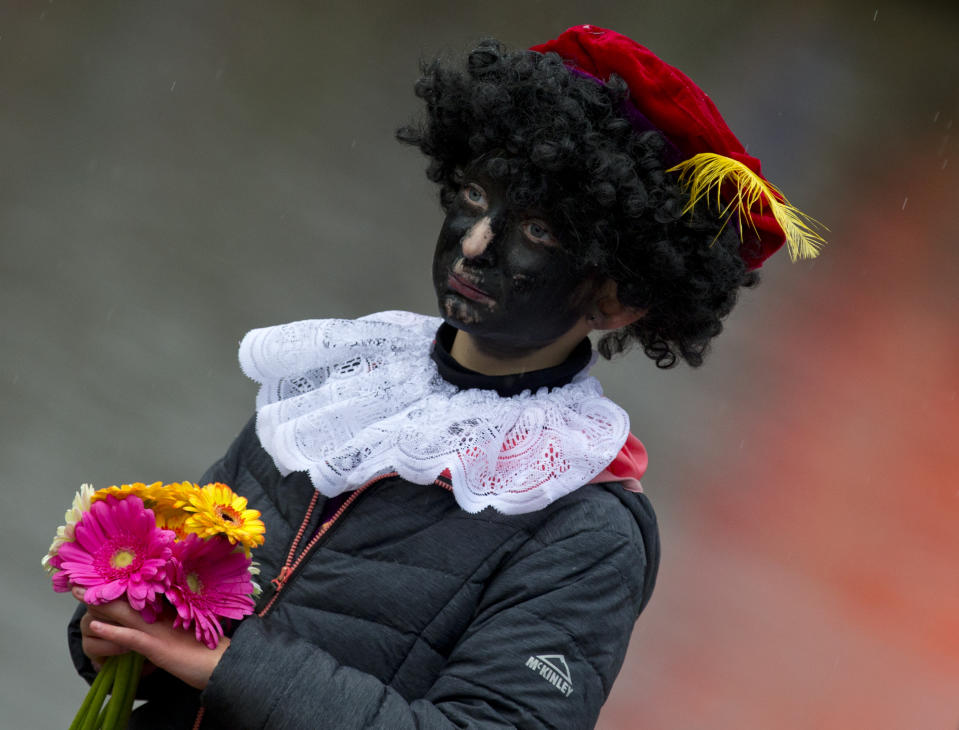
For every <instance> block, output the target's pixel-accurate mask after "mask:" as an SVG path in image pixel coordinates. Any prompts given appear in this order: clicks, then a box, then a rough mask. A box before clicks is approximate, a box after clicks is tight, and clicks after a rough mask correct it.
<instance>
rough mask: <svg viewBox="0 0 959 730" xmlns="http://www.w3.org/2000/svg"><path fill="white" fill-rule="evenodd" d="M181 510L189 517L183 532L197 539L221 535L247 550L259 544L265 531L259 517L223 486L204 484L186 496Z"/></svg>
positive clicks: (244, 498)
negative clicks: (197, 536)
mask: <svg viewBox="0 0 959 730" xmlns="http://www.w3.org/2000/svg"><path fill="white" fill-rule="evenodd" d="M183 509H184V510H186V511H187V512H190V513H191V514H190V515H189V516H188V517H187V518H186V521H185V522H184V523H183V529H184V530H185V531H186V532H188V533H190V532H192V533H195V534H197V535H199V536H200V537H203V538H206V537H212V536H213V535H223V536H225V537H226V538H227V539H228V540H229V541H230V542H231V543H233V544H234V545H236V544H239V545H242V546H243V547H244V548H246V549H247V550H250V549H251V548H255V547H257V546H258V545H262V544H263V533H264V531H265V529H266V528H265V527H264V526H263V522H262V521H261V520H260V519H259V517H260V513H259V512H258V511H257V510H255V509H247V507H246V497H241V496H239V495H238V494H235V493H234V492H233V490H232V489H230V488H229V487H228V486H227V485H226V484H220V483H219V482H217V483H214V484H207V485H205V486H203V487H201V488H200V489H198V490H196V491H194V492H193V493H192V494H190V496H189V498H188V502H187V503H186V504H184V505H183Z"/></svg>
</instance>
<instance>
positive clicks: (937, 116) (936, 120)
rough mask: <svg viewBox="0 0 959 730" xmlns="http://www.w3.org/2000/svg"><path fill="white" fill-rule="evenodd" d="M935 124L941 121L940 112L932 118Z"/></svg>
mask: <svg viewBox="0 0 959 730" xmlns="http://www.w3.org/2000/svg"><path fill="white" fill-rule="evenodd" d="M932 121H933V123H935V122H938V121H939V112H936V114H935V116H934V117H933V118H932Z"/></svg>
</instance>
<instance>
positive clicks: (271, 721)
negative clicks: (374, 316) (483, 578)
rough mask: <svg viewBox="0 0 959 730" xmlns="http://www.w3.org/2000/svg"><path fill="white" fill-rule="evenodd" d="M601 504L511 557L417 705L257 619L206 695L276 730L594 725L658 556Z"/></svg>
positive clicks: (548, 526) (561, 521) (225, 720)
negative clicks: (611, 521)
mask: <svg viewBox="0 0 959 730" xmlns="http://www.w3.org/2000/svg"><path fill="white" fill-rule="evenodd" d="M595 512H596V513H595V514H587V515H586V517H585V519H584V515H583V511H582V509H577V510H575V511H574V510H570V511H569V512H568V513H567V512H564V511H559V512H558V513H557V514H554V515H553V516H552V517H551V519H550V520H548V521H547V522H546V523H545V524H544V525H543V526H542V528H541V529H540V530H539V531H538V532H537V533H536V534H534V535H532V536H531V537H530V539H529V540H528V541H527V542H526V543H525V544H524V545H522V546H521V547H520V548H519V549H518V550H516V551H515V552H514V553H513V554H512V556H511V558H510V560H509V562H508V563H507V564H505V565H503V566H502V567H501V569H500V570H498V572H497V573H496V576H495V578H494V579H493V580H492V581H491V582H490V583H489V584H488V586H487V589H486V591H485V592H484V594H483V599H482V601H481V604H480V606H479V608H478V610H477V612H476V614H475V619H474V621H473V622H472V624H471V625H470V626H469V628H468V630H467V631H466V632H465V633H464V635H463V636H462V638H461V639H460V641H459V642H458V644H457V645H456V646H455V648H454V650H453V651H452V653H451V654H450V656H449V658H448V661H447V663H446V666H445V667H444V669H443V671H442V672H441V674H440V675H439V677H438V678H437V680H436V681H435V683H434V685H433V686H432V688H431V689H430V691H429V692H428V693H427V695H426V697H425V698H423V699H421V700H415V701H412V702H408V701H407V700H405V699H404V698H403V697H402V696H401V695H400V694H398V693H397V692H395V691H394V690H392V689H390V688H389V687H388V686H386V685H384V684H383V683H382V682H381V681H380V680H378V679H377V678H375V677H373V676H371V675H369V674H365V673H363V672H360V671H358V670H356V669H353V668H350V667H346V666H342V665H339V664H338V663H337V662H336V661H335V660H334V659H333V658H332V657H331V656H330V655H329V654H328V653H327V652H325V651H324V650H323V649H322V648H321V647H319V646H316V645H313V644H311V643H309V642H307V641H305V640H303V639H301V638H297V637H295V636H292V635H290V634H288V633H286V632H281V631H280V630H277V629H275V628H273V627H272V626H271V625H270V624H269V622H267V621H264V620H260V619H257V618H255V617H254V618H249V619H247V620H246V621H244V622H243V623H242V624H241V625H240V626H239V628H238V629H237V631H236V633H235V634H234V636H233V642H232V644H231V645H230V648H229V649H228V650H227V652H226V653H225V654H224V656H223V659H222V660H221V662H220V664H219V666H218V667H217V669H216V670H215V672H214V673H213V676H212V678H211V682H210V685H209V686H208V687H207V689H206V691H205V692H204V694H203V704H204V705H205V706H206V707H207V712H208V714H209V715H210V716H211V717H215V718H216V720H217V722H218V723H222V724H223V725H224V726H229V727H236V728H271V729H273V728H276V729H277V730H279V729H282V728H301V727H324V728H325V727H330V728H344V729H349V728H357V729H360V728H389V729H390V730H398V729H403V728H453V727H483V728H487V727H489V728H492V727H522V728H589V727H593V725H594V724H595V722H596V718H597V716H598V714H599V710H600V707H601V706H602V703H603V702H604V700H605V699H606V697H607V695H608V693H609V691H610V687H611V685H612V682H613V679H614V678H615V676H616V673H617V672H618V670H619V668H620V666H621V664H622V661H623V657H624V655H625V652H626V646H627V643H628V641H629V636H630V632H631V630H632V626H633V623H634V621H635V619H636V617H637V615H638V613H639V610H640V609H641V607H642V605H643V603H644V600H645V599H644V597H645V596H648V592H649V589H650V588H651V586H650V585H649V584H648V581H649V573H647V571H646V568H647V562H650V563H651V564H653V566H655V562H656V560H657V558H658V553H656V551H657V550H658V548H657V547H656V543H655V542H650V541H649V539H648V536H646V540H645V546H644V536H643V535H642V534H640V532H641V531H640V527H639V526H638V525H637V523H636V521H635V520H634V519H633V518H632V517H631V516H630V515H629V513H628V512H627V510H624V509H621V508H619V509H617V510H615V511H614V514H615V515H619V518H616V517H613V523H612V524H611V523H610V517H611V512H610V510H608V509H597V510H596V511H595ZM650 519H652V517H651V514H650ZM650 529H651V530H652V531H655V523H651V526H650ZM650 553H653V554H650ZM644 575H645V578H644ZM644 580H645V581H647V584H646V586H645V587H644Z"/></svg>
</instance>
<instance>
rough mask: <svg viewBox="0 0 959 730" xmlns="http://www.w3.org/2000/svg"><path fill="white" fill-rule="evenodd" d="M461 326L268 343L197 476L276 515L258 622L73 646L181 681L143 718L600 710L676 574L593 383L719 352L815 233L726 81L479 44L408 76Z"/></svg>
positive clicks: (431, 320)
mask: <svg viewBox="0 0 959 730" xmlns="http://www.w3.org/2000/svg"><path fill="white" fill-rule="evenodd" d="M416 93H417V95H418V96H419V97H420V98H421V99H423V100H424V101H425V103H426V108H427V113H426V118H425V120H424V121H423V122H422V124H420V125H413V126H409V127H405V128H403V129H401V130H400V131H399V133H398V136H399V138H400V139H401V140H402V141H403V142H406V143H409V144H412V145H415V146H417V147H418V148H419V149H420V150H422V152H423V153H424V154H425V155H426V156H427V157H428V158H429V160H430V162H429V167H428V173H427V174H428V175H429V177H430V179H431V180H433V181H434V182H436V183H438V184H439V186H440V199H441V202H442V206H443V209H444V211H445V213H446V218H445V221H444V223H443V226H442V229H441V231H440V234H439V239H438V241H437V246H436V252H435V255H434V262H433V281H434V286H435V288H436V293H437V297H438V305H439V312H440V315H441V318H436V317H428V316H422V315H416V314H410V313H407V312H384V313H379V314H373V315H369V316H367V317H363V318H361V319H358V320H355V321H348V320H312V321H304V322H295V323H292V324H288V325H283V326H278V327H271V328H266V329H261V330H253V331H252V332H250V333H249V334H247V336H246V337H245V338H244V339H243V342H242V343H241V346H240V363H241V366H242V368H243V370H244V372H245V373H246V374H247V375H249V376H250V377H251V378H253V379H254V380H255V381H257V382H258V383H259V384H260V391H259V394H258V397H257V402H256V411H257V412H256V417H255V419H253V420H251V422H250V423H249V424H247V426H246V428H245V429H244V430H243V431H242V432H241V434H240V435H239V436H238V438H237V439H236V441H235V442H234V443H233V444H232V446H231V447H230V449H229V451H228V453H227V454H226V456H225V457H224V458H223V459H221V460H220V461H219V462H217V463H216V464H215V465H214V466H213V467H212V468H211V469H210V470H209V471H208V472H207V474H206V475H204V477H203V479H202V481H203V482H212V481H220V482H225V483H227V484H229V485H230V486H232V487H233V489H234V490H236V491H237V492H239V493H241V494H243V495H244V496H246V497H247V498H248V499H249V506H250V507H252V508H254V509H257V510H259V511H260V512H261V513H262V515H263V519H264V521H265V522H266V524H267V541H266V544H265V545H264V546H263V547H262V548H260V549H259V550H258V552H257V555H256V558H257V560H258V561H259V562H260V564H261V569H262V575H263V576H264V578H266V580H268V581H270V582H269V583H266V584H265V591H264V594H263V596H262V597H261V599H260V602H259V604H258V606H257V614H256V615H254V616H251V617H249V618H247V619H245V620H244V621H243V622H241V623H240V624H239V625H238V626H236V627H235V629H234V631H233V633H232V636H231V638H230V639H229V640H224V641H222V642H221V644H220V646H219V647H218V648H217V649H216V650H214V651H211V650H209V649H207V648H206V647H204V646H202V645H200V644H198V643H197V642H195V641H194V640H193V637H192V636H191V635H188V634H186V632H182V631H178V630H175V629H172V627H171V626H170V625H169V622H165V621H160V622H158V623H156V624H151V625H147V624H145V623H143V621H142V620H141V619H140V618H139V616H138V615H137V614H136V613H135V612H133V611H132V610H130V609H129V607H128V606H126V605H123V604H119V603H114V604H107V605H104V606H96V607H87V606H85V605H81V607H80V609H79V610H78V612H77V615H76V617H75V619H74V622H73V623H72V624H71V630H70V631H71V648H72V652H73V656H74V660H75V662H76V664H77V667H78V669H79V670H80V672H81V673H82V674H84V676H86V677H88V678H89V677H91V676H92V675H93V673H94V671H95V670H94V665H93V663H92V661H91V660H92V659H96V658H99V657H103V656H106V655H109V654H115V653H119V652H121V651H126V650H128V649H135V650H138V651H140V652H141V653H143V654H145V655H146V656H147V658H148V659H150V660H151V661H152V662H153V663H154V664H155V665H157V666H158V667H159V668H160V670H159V671H155V672H153V673H152V674H151V675H149V676H147V677H145V678H144V681H143V684H142V688H143V690H142V694H143V696H144V697H145V698H146V699H147V700H148V701H147V702H146V704H144V705H143V706H142V707H140V708H139V709H138V710H137V711H136V712H135V713H134V715H133V719H132V721H131V727H135V728H160V727H163V728H166V727H170V728H181V727H182V728H189V727H203V728H271V729H273V728H305V727H330V728H370V727H382V728H391V729H393V728H413V727H418V728H424V727H426V728H452V727H523V728H535V727H564V728H566V727H568V728H586V727H592V726H593V725H594V724H595V722H596V718H597V716H598V714H599V711H600V708H601V706H602V704H603V702H604V701H605V699H606V697H607V696H608V694H609V691H610V688H611V686H612V683H613V680H614V679H615V677H616V674H617V672H618V671H619V668H620V666H621V664H622V662H623V658H624V655H625V652H626V647H627V644H628V641H629V636H630V632H631V630H632V627H633V624H634V622H635V620H636V618H637V617H638V615H639V613H640V611H641V610H642V608H643V607H644V606H645V605H646V603H647V601H648V600H649V597H650V594H651V592H652V589H653V584H654V581H655V577H656V569H657V565H658V561H659V540H658V532H657V527H656V522H655V517H654V515H653V510H652V507H651V505H650V503H649V501H648V499H647V498H646V497H645V495H643V494H642V493H641V489H640V486H639V478H640V477H641V476H642V472H643V470H644V469H645V465H646V454H645V451H644V450H643V448H642V445H641V444H640V442H639V441H638V440H637V439H636V438H635V437H634V436H632V435H631V434H630V433H629V420H628V417H627V415H626V413H625V412H624V411H623V410H622V409H621V408H620V407H619V406H617V405H616V404H615V403H613V402H612V401H610V400H609V399H607V398H605V397H603V395H602V391H601V388H600V386H599V384H598V382H597V381H596V380H595V379H594V378H592V377H590V376H589V375H588V371H589V367H590V365H591V364H592V362H593V361H594V359H595V354H594V352H593V348H592V345H591V344H590V340H589V339H588V337H587V335H588V334H589V333H591V332H593V331H600V332H604V333H605V334H603V335H602V336H601V337H600V339H599V340H598V345H597V349H598V351H599V353H600V354H601V355H603V356H604V357H610V356H612V355H614V354H616V353H618V352H620V351H622V350H624V349H625V348H626V347H628V346H629V345H630V344H633V343H638V344H639V345H640V346H641V347H642V348H643V350H644V352H645V353H646V354H647V355H648V356H649V357H651V358H652V359H653V360H654V361H655V362H656V364H657V365H658V366H660V367H670V366H672V365H674V364H675V363H677V362H678V360H680V359H682V360H685V361H686V362H687V363H689V364H690V365H693V366H697V365H699V364H701V362H702V360H703V357H704V355H705V353H706V350H707V348H708V345H709V342H710V340H711V339H712V337H714V336H715V335H717V334H718V333H719V332H720V330H721V328H722V325H721V320H722V318H723V317H724V316H726V315H727V314H728V313H729V312H730V310H731V308H732V307H733V305H734V303H735V300H736V297H737V293H738V291H739V289H740V288H741V287H745V286H751V285H753V284H755V283H756V281H757V274H756V273H755V269H756V268H758V267H759V266H760V264H761V263H762V261H763V260H764V259H765V258H766V257H768V256H769V255H770V254H772V253H773V252H774V251H775V250H776V249H778V248H779V247H780V246H781V245H782V244H783V242H784V241H785V242H787V243H788V244H789V246H790V249H791V251H792V252H793V254H794V255H811V254H814V253H815V251H816V250H817V247H818V245H819V244H820V243H821V239H819V238H818V237H817V236H816V235H815V234H814V233H813V232H812V231H811V230H810V229H809V227H808V226H807V225H806V223H804V221H803V219H802V217H801V215H800V214H798V212H797V211H795V210H794V209H792V208H791V207H789V206H788V204H787V203H786V202H785V200H784V199H783V198H782V196H781V195H780V194H779V193H778V192H777V191H776V190H775V189H774V188H772V186H770V185H769V184H768V183H767V182H766V181H765V180H764V179H763V178H762V176H761V174H760V168H759V162H758V160H756V159H755V158H752V157H750V156H748V155H747V154H746V153H745V150H744V149H743V147H742V145H741V144H740V143H739V142H738V141H737V140H736V138H735V137H734V136H733V135H732V133H731V132H730V131H729V129H728V128H727V127H726V125H725V123H724V122H723V120H722V118H721V117H720V115H719V113H718V111H717V110H716V108H715V107H714V106H713V104H712V103H711V102H710V101H709V99H708V98H707V97H706V95H705V94H704V93H703V92H702V91H701V90H700V89H699V88H698V87H696V86H695V84H693V83H692V82H691V81H690V80H689V79H688V78H687V77H685V76H684V75H683V74H682V73H681V72H679V71H678V70H676V69H674V68H672V67H671V66H668V65H667V64H665V63H664V62H663V61H661V60H660V59H659V58H657V57H656V56H654V55H653V54H652V53H650V52H649V51H648V50H647V49H645V48H644V47H642V46H640V45H639V44H637V43H635V42H634V41H632V40H630V39H628V38H626V37H624V36H622V35H619V34H617V33H615V32H613V31H609V30H604V29H601V28H597V27H595V26H579V27H576V28H571V29H569V30H567V31H566V32H564V33H563V34H562V35H561V36H560V37H559V38H557V39H556V40H553V41H550V42H548V43H545V44H543V45H540V46H536V47H534V48H533V49H530V50H528V51H518V52H513V51H508V50H506V49H504V48H503V47H502V46H501V45H500V44H499V43H498V42H496V41H486V42H484V43H482V44H481V45H480V46H479V47H478V48H477V49H476V50H474V51H473V52H472V53H470V54H469V57H468V58H467V59H466V62H465V64H463V65H460V64H453V63H447V62H444V61H435V62H433V63H432V64H430V65H429V66H428V67H426V68H425V69H424V75H423V77H422V78H421V79H420V80H419V82H418V83H417V86H416Z"/></svg>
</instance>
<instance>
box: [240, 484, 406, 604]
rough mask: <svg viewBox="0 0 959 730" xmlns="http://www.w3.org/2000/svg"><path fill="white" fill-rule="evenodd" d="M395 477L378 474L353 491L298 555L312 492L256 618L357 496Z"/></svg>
mask: <svg viewBox="0 0 959 730" xmlns="http://www.w3.org/2000/svg"><path fill="white" fill-rule="evenodd" d="M395 476H397V473H396V472H395V471H392V472H388V473H386V474H380V475H379V476H375V477H373V478H372V479H370V480H369V481H368V482H366V484H363V485H362V486H361V487H359V488H358V489H356V490H354V492H353V493H352V494H351V495H350V496H349V497H348V498H347V500H346V501H345V502H344V503H343V504H341V505H340V507H339V509H338V510H336V512H334V513H333V516H332V517H330V519H328V520H327V521H326V522H324V523H323V524H322V525H320V529H319V530H318V531H317V533H316V534H315V535H314V536H313V538H312V539H311V540H310V541H309V542H308V543H307V544H306V547H304V548H303V549H302V550H301V551H300V552H299V554H297V552H296V549H297V547H298V546H299V544H300V540H301V539H302V538H303V535H304V533H305V532H306V528H307V526H308V525H309V523H310V517H312V516H313V510H314V508H315V507H316V503H317V501H318V497H319V492H314V494H313V498H312V499H311V500H310V506H309V507H307V509H306V514H305V515H304V516H303V522H301V523H300V529H299V530H298V531H297V533H296V537H294V538H293V543H292V544H291V545H290V551H289V552H288V553H287V556H286V562H285V563H284V564H283V567H282V568H280V572H279V573H278V574H277V576H276V577H275V578H274V579H273V580H271V581H270V583H272V584H273V595H272V597H271V598H270V600H269V602H268V603H267V604H266V605H265V606H264V607H263V608H261V609H260V610H259V611H258V612H257V614H256V615H257V616H259V617H260V618H263V617H264V616H266V614H267V613H269V611H270V609H271V608H273V604H274V603H276V600H277V598H279V597H280V593H281V592H282V591H283V589H284V588H285V587H286V584H287V583H288V582H289V580H290V578H291V577H292V576H293V573H294V572H295V571H296V569H297V568H299V567H300V565H301V564H302V563H303V561H304V560H306V559H307V558H308V557H309V556H310V554H311V553H312V552H313V549H314V548H315V547H316V545H317V543H319V541H320V540H322V539H323V536H324V535H326V533H328V532H329V531H330V529H331V528H332V527H333V525H335V524H336V522H337V521H338V520H339V519H340V517H342V516H343V513H344V512H346V510H347V509H349V508H350V505H352V504H353V503H354V502H355V501H356V500H357V499H358V498H359V496H360V495H361V494H362V493H363V492H365V491H366V490H367V489H368V488H369V487H371V486H372V485H373V484H374V483H376V482H378V481H380V480H382V479H389V478H390V477H395Z"/></svg>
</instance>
